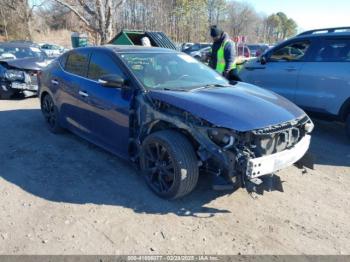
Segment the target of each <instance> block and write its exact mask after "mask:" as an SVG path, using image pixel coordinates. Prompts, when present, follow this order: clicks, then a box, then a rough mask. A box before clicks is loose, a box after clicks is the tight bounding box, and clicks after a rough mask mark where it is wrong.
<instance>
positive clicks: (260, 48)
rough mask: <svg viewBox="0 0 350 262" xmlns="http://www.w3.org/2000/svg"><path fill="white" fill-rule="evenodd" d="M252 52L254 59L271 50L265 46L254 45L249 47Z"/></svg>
mask: <svg viewBox="0 0 350 262" xmlns="http://www.w3.org/2000/svg"><path fill="white" fill-rule="evenodd" d="M247 46H248V48H249V51H250V55H251V56H252V57H259V56H260V55H262V54H263V53H264V52H265V51H266V50H267V49H269V46H268V45H265V44H252V45H247Z"/></svg>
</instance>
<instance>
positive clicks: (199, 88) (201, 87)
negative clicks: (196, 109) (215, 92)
mask: <svg viewBox="0 0 350 262" xmlns="http://www.w3.org/2000/svg"><path fill="white" fill-rule="evenodd" d="M229 86H230V85H222V84H207V85H203V86H200V87H196V88H193V89H191V90H190V91H196V90H201V89H207V88H215V87H229Z"/></svg>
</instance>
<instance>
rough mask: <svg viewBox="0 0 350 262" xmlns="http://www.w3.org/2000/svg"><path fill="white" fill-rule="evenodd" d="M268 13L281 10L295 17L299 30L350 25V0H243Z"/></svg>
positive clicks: (257, 9) (259, 10)
mask: <svg viewBox="0 0 350 262" xmlns="http://www.w3.org/2000/svg"><path fill="white" fill-rule="evenodd" d="M241 2H248V3H251V5H252V6H253V7H254V8H255V9H256V11H258V12H263V13H265V14H267V15H269V14H271V13H276V12H279V11H282V12H284V13H285V14H286V15H287V16H288V17H291V18H293V19H294V20H295V21H296V22H297V24H298V26H299V31H303V30H309V29H316V28H325V27H336V26H350V0H332V1H330V0H328V1H325V0H241Z"/></svg>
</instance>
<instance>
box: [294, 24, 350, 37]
mask: <svg viewBox="0 0 350 262" xmlns="http://www.w3.org/2000/svg"><path fill="white" fill-rule="evenodd" d="M334 36H340V37H341V36H347V37H348V36H350V27H332V28H321V29H313V30H309V31H305V32H303V33H300V34H298V35H296V36H295V38H301V37H313V38H314V37H315V38H317V37H334Z"/></svg>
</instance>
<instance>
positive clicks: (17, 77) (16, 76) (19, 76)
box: [4, 69, 24, 81]
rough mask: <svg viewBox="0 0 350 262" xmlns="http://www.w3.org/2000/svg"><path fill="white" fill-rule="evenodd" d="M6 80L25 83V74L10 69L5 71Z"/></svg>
mask: <svg viewBox="0 0 350 262" xmlns="http://www.w3.org/2000/svg"><path fill="white" fill-rule="evenodd" d="M4 76H5V79H7V80H9V81H24V72H22V71H18V70H13V69H9V70H6V71H5V74H4Z"/></svg>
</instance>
